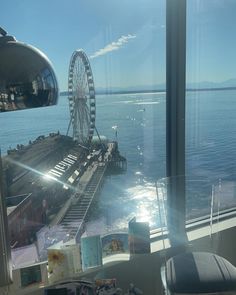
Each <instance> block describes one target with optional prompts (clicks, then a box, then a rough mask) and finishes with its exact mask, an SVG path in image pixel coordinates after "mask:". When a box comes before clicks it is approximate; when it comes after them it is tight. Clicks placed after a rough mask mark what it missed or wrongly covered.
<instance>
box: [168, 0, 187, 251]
mask: <svg viewBox="0 0 236 295" xmlns="http://www.w3.org/2000/svg"><path fill="white" fill-rule="evenodd" d="M166 4H167V5H166V172H167V178H168V185H167V207H168V213H167V214H168V216H167V221H168V230H169V238H170V242H171V245H172V246H174V245H179V244H182V243H185V242H186V233H185V85H186V77H185V72H186V0H178V1H176V0H167V3H166Z"/></svg>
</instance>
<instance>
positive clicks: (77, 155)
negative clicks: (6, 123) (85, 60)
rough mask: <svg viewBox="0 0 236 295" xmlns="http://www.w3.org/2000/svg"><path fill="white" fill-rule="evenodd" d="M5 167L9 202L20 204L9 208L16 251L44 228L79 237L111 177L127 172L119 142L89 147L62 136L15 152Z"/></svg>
mask: <svg viewBox="0 0 236 295" xmlns="http://www.w3.org/2000/svg"><path fill="white" fill-rule="evenodd" d="M3 163H4V170H5V174H6V182H7V183H8V191H7V196H6V198H7V199H8V200H14V204H12V205H11V203H9V206H8V219H9V232H10V240H11V245H12V247H13V248H14V247H15V246H16V247H22V246H26V245H29V244H30V243H32V242H33V241H35V239H36V236H37V233H38V232H39V231H40V230H41V229H43V228H53V227H54V226H55V227H56V228H59V229H60V231H61V232H63V233H64V234H65V235H66V237H67V238H68V239H71V238H75V239H79V238H80V236H81V234H82V233H83V230H84V225H85V221H86V218H87V215H88V213H89V210H90V208H91V204H92V203H93V201H94V199H95V197H96V195H97V194H98V192H99V191H100V189H101V187H102V184H103V181H104V179H105V174H109V173H111V171H113V172H116V173H117V169H118V170H119V171H121V170H125V169H126V159H125V158H124V157H122V156H121V155H120V153H119V151H118V144H117V142H106V143H100V144H98V143H96V144H94V145H92V146H91V147H90V149H88V148H84V147H81V146H79V145H78V144H76V143H75V142H74V141H72V140H71V138H70V137H67V136H61V135H60V134H51V135H49V136H48V137H46V136H45V137H40V138H38V139H37V140H35V141H33V142H31V143H30V144H29V145H27V146H24V147H22V146H20V147H18V148H17V149H14V150H11V151H10V152H9V153H8V155H7V156H5V157H4V158H3ZM19 195H20V196H22V197H21V198H19V197H18V198H16V197H15V196H19ZM24 196H26V197H27V198H26V197H25V198H24ZM15 200H19V202H18V203H17V202H16V201H15ZM23 204H27V206H23ZM13 205H14V206H13ZM49 239H50V238H49Z"/></svg>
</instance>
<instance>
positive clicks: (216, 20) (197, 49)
mask: <svg viewBox="0 0 236 295" xmlns="http://www.w3.org/2000/svg"><path fill="white" fill-rule="evenodd" d="M234 9H235V2H234V1H227V0H226V1H201V0H198V1H193V0H190V1H188V11H187V92H186V174H187V218H188V219H191V218H194V217H200V216H205V215H208V216H209V215H211V214H217V213H218V211H219V210H223V209H227V208H232V207H234V206H235V176H236V174H235V171H236V170H235V137H234V133H235V129H236V119H235V115H234V114H235V108H236V104H235V102H236V100H235V97H236V91H235V85H236V84H235V83H236V80H235V77H236V70H235V69H236V67H235V58H234V55H235V48H236V45H235V42H234V40H233V39H232V35H233V34H234V27H235V17H234V13H233V11H234Z"/></svg>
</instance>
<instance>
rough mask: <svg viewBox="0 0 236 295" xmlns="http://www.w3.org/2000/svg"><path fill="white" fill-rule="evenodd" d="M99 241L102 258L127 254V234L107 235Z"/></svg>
mask: <svg viewBox="0 0 236 295" xmlns="http://www.w3.org/2000/svg"><path fill="white" fill-rule="evenodd" d="M101 240H102V256H103V258H104V257H107V256H110V255H115V254H122V253H129V245H128V234H127V233H112V234H107V235H104V236H103V237H102V238H101Z"/></svg>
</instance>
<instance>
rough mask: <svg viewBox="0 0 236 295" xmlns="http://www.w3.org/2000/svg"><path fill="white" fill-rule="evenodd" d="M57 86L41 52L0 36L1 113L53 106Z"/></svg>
mask: <svg viewBox="0 0 236 295" xmlns="http://www.w3.org/2000/svg"><path fill="white" fill-rule="evenodd" d="M57 98H58V84H57V80H56V76H55V74H54V71H53V68H52V65H51V63H50V61H49V60H48V58H47V57H46V56H45V55H44V54H43V53H42V52H41V51H39V50H38V49H36V48H35V47H32V46H30V45H27V44H24V43H21V42H18V41H16V40H15V38H14V37H11V36H7V35H3V34H2V36H0V112H5V111H14V110H21V109H27V108H35V107H43V106H49V105H54V104H56V103H57Z"/></svg>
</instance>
